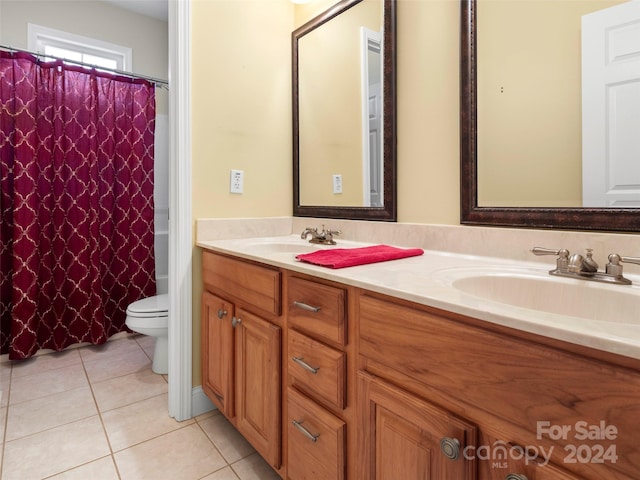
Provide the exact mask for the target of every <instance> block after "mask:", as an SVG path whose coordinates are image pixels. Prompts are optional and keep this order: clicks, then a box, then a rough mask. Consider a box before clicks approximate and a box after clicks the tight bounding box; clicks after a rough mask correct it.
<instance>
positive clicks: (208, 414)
mask: <svg viewBox="0 0 640 480" xmlns="http://www.w3.org/2000/svg"><path fill="white" fill-rule="evenodd" d="M213 415H222V414H221V413H220V410H218V409H217V408H214V409H213V410H209V411H208V412H204V413H201V414H200V415H198V416H197V417H196V420H197V421H201V420H204V419H205V418H209V417H211V416H213Z"/></svg>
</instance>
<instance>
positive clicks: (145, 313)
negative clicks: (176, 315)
mask: <svg viewBox="0 0 640 480" xmlns="http://www.w3.org/2000/svg"><path fill="white" fill-rule="evenodd" d="M125 323H126V325H127V327H129V329H131V330H133V331H134V332H137V333H141V334H143V335H149V336H151V337H156V346H155V349H154V352H153V365H152V367H151V369H152V370H153V371H154V372H155V373H159V374H167V373H169V368H168V363H169V344H168V340H169V295H167V294H166V293H164V294H162V295H156V296H155V297H148V298H143V299H142V300H138V301H136V302H133V303H132V304H131V305H129V306H128V307H127V319H126V321H125Z"/></svg>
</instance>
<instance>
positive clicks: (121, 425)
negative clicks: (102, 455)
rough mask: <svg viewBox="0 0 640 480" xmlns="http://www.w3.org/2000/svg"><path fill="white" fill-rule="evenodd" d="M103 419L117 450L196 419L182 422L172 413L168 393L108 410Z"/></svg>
mask: <svg viewBox="0 0 640 480" xmlns="http://www.w3.org/2000/svg"><path fill="white" fill-rule="evenodd" d="M102 421H103V423H104V426H105V429H106V431H107V436H108V437H109V443H111V449H112V450H113V451H114V452H117V451H119V450H123V449H125V448H128V447H130V446H132V445H135V444H137V443H141V442H145V441H147V440H150V439H152V438H154V437H158V436H160V435H163V434H165V433H168V432H171V431H173V430H177V429H179V428H182V427H184V426H186V425H189V424H191V423H193V422H194V420H186V421H184V422H180V423H179V422H177V421H176V420H175V419H173V418H171V417H170V416H169V411H168V395H167V394H164V395H158V396H157V397H153V398H149V399H147V400H142V401H140V402H136V403H133V404H131V405H127V406H125V407H120V408H116V409H115V410H110V411H108V412H105V413H103V414H102Z"/></svg>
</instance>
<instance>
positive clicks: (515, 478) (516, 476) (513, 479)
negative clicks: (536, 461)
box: [504, 473, 529, 480]
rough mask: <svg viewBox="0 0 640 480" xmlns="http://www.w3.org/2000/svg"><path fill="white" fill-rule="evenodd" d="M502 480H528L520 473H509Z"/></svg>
mask: <svg viewBox="0 0 640 480" xmlns="http://www.w3.org/2000/svg"><path fill="white" fill-rule="evenodd" d="M504 480H529V479H528V478H527V476H526V475H523V474H521V473H509V474H508V475H507V476H506V477H504Z"/></svg>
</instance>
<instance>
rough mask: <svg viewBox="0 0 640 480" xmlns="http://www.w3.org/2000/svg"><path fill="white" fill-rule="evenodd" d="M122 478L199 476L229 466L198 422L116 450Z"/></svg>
mask: <svg viewBox="0 0 640 480" xmlns="http://www.w3.org/2000/svg"><path fill="white" fill-rule="evenodd" d="M114 456H115V459H116V464H117V466H118V470H119V472H120V477H121V479H122V480H145V479H150V480H162V479H167V480H175V479H180V480H192V479H193V480H196V479H200V478H202V477H204V476H206V475H208V474H210V473H213V472H215V471H217V470H219V469H221V468H223V467H225V466H226V463H225V461H224V459H223V458H222V456H221V455H220V453H219V452H218V451H217V450H216V449H215V447H214V446H213V444H212V443H211V442H210V441H209V439H208V438H207V436H206V435H205V434H204V432H203V431H202V430H201V429H200V427H199V426H198V425H197V424H192V425H189V426H187V427H184V428H181V429H179V430H176V431H174V432H171V433H167V434H165V435H162V436H161V437H157V438H154V439H153V440H149V441H148V442H144V443H141V444H138V445H136V446H134V447H131V448H128V449H126V450H123V451H121V452H117V453H116V454H114Z"/></svg>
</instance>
